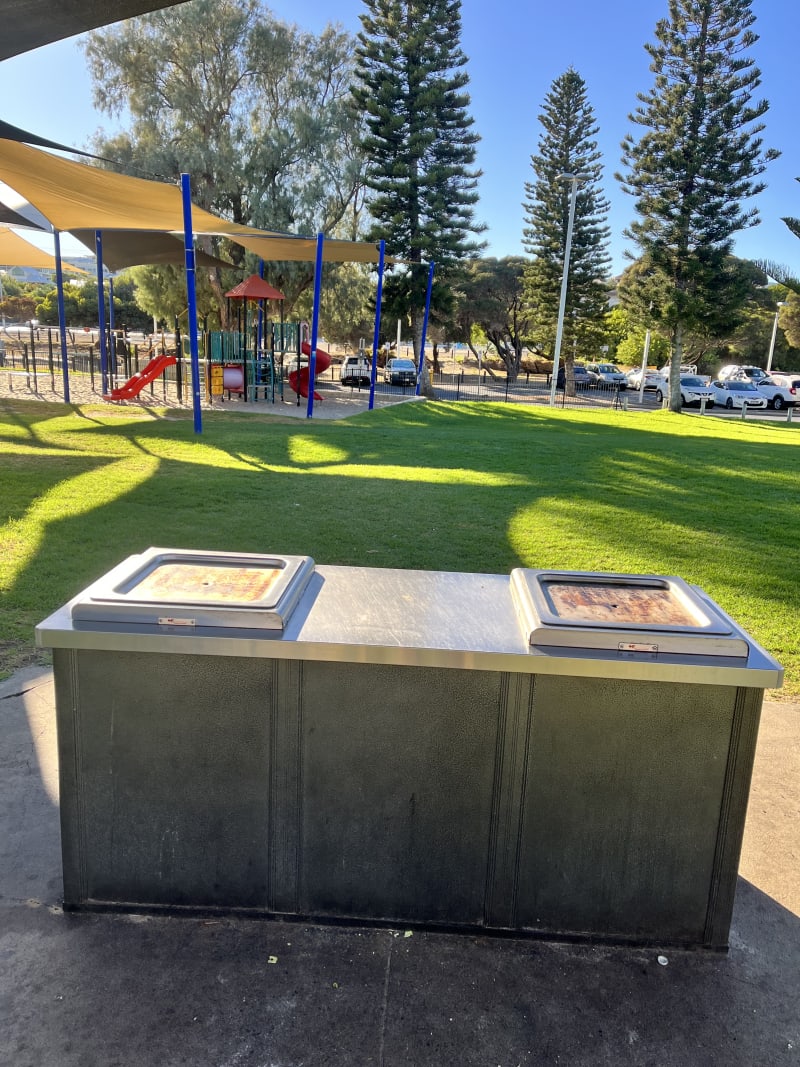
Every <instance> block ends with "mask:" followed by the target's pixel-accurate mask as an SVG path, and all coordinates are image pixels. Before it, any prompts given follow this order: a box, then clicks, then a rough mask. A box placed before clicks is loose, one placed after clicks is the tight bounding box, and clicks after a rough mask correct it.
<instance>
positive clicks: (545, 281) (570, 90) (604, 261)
mask: <svg viewBox="0 0 800 1067" xmlns="http://www.w3.org/2000/svg"><path fill="white" fill-rule="evenodd" d="M539 122H540V124H541V126H542V133H541V136H540V138H539V143H538V147H537V151H536V153H535V154H534V155H532V156H531V167H532V168H533V172H534V175H535V181H532V182H526V183H525V201H524V204H523V207H524V210H525V220H526V225H525V228H524V229H523V231H522V243H523V245H524V247H525V248H526V250H527V251H528V252H529V253H530V254H531V256H532V257H533V259H532V260H531V261H530V262H529V264H528V266H527V267H526V269H525V302H526V305H527V307H528V309H529V317H530V334H531V337H532V338H533V340H534V341H535V342H536V343H537V344H538V345H540V346H541V347H542V348H544V349H545V350H547V351H551V352H552V350H553V345H554V342H555V337H556V324H557V318H558V307H559V297H560V291H561V276H562V272H563V267H564V256H565V252H566V241H567V223H568V216H569V208H570V199H571V195H572V183H571V182H569V181H567V180H565V178H564V175H567V174H572V175H580V176H581V178H582V180H581V182H580V184H579V186H578V187H577V193H576V199H575V220H574V228H573V235H572V246H571V251H570V261H569V275H568V281H569V286H568V289H567V296H566V306H565V316H564V340H565V342H567V344H566V347H565V352H566V354H567V358H568V359H570V358H571V353H572V342H576V343H577V344H579V345H580V346H581V348H582V349H583V350H584V351H585V353H586V355H587V358H590V357H592V356H595V355H596V354H597V349H598V347H599V344H600V338H601V336H602V334H603V331H604V319H605V313H606V310H607V304H608V291H607V285H606V283H605V281H604V279H605V277H606V275H607V274H608V270H609V267H610V264H611V260H610V258H609V255H608V240H609V229H608V225H607V222H606V219H607V215H608V201H607V200H606V199H605V198H604V197H603V195H602V191H601V186H600V183H601V180H602V171H603V168H602V164H601V154H600V151H599V149H598V147H597V141H596V140H595V137H596V134H597V132H598V127H597V123H596V122H595V119H594V111H593V109H592V106H591V104H590V103H589V100H588V96H587V93H586V84H585V82H584V81H583V79H582V78H581V76H580V75H579V74H578V73H577V71H575V70H572V69H571V68H570V69H569V70H567V71H566V72H565V73H564V74H562V75H560V76H559V77H558V78H556V79H555V81H554V82H553V84H552V86H551V87H550V91H549V93H548V94H547V96H546V97H545V102H544V106H543V108H542V113H541V114H540V115H539Z"/></svg>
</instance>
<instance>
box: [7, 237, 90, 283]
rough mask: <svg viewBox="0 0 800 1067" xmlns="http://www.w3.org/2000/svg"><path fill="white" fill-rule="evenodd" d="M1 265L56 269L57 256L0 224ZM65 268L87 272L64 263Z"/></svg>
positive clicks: (81, 272) (78, 272) (77, 271)
mask: <svg viewBox="0 0 800 1067" xmlns="http://www.w3.org/2000/svg"><path fill="white" fill-rule="evenodd" d="M0 266H2V267H36V268H39V269H43V270H55V269H56V261H55V257H53V256H51V255H49V254H48V253H47V252H43V251H42V250H41V248H37V247H36V245H32V244H31V243H30V241H26V240H25V238H24V237H20V235H19V234H18V233H14V231H13V230H10V229H9V228H8V226H0ZM62 267H63V268H64V270H71V271H75V272H76V273H77V274H86V271H85V270H81V268H80V267H73V266H71V265H70V264H69V263H62Z"/></svg>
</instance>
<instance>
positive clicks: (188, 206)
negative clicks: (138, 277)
mask: <svg viewBox="0 0 800 1067" xmlns="http://www.w3.org/2000/svg"><path fill="white" fill-rule="evenodd" d="M181 194H182V196H183V249H184V261H185V263H186V296H187V298H188V302H189V352H190V355H191V362H192V410H193V411H194V432H195V433H202V432H203V413H202V411H201V409H200V351H199V348H198V344H197V289H196V288H195V274H194V232H193V230H192V183H191V179H190V177H189V175H188V174H181ZM178 355H179V356H180V353H178Z"/></svg>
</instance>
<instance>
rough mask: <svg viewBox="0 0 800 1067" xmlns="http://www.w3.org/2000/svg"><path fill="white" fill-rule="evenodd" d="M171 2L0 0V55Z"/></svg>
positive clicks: (4, 57)
mask: <svg viewBox="0 0 800 1067" xmlns="http://www.w3.org/2000/svg"><path fill="white" fill-rule="evenodd" d="M174 6H176V5H175V4H172V3H163V2H159V0H58V3H56V4H54V3H53V0H0V25H1V26H2V27H3V32H2V34H0V59H9V58H10V57H11V56H18V55H21V54H22V53H23V52H29V51H30V50H31V49H32V48H40V47H41V46H42V45H45V44H52V42H53V41H62V40H64V38H66V37H74V36H75V34H76V33H84V32H85V31H86V30H94V29H96V28H97V27H98V26H107V25H109V24H110V23H112V22H119V21H120V20H121V19H129V18H133V17H134V16H135V15H144V14H145V13H146V12H148V11H158V10H160V9H161V8H164V7H174Z"/></svg>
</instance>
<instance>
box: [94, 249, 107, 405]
mask: <svg viewBox="0 0 800 1067" xmlns="http://www.w3.org/2000/svg"><path fill="white" fill-rule="evenodd" d="M94 250H95V256H96V257H97V322H98V326H99V327H100V384H101V385H102V393H103V396H105V395H106V393H107V392H108V349H107V348H106V289H105V284H104V282H103V235H102V233H101V232H100V230H95V231H94Z"/></svg>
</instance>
